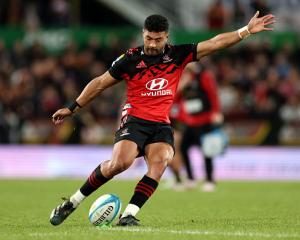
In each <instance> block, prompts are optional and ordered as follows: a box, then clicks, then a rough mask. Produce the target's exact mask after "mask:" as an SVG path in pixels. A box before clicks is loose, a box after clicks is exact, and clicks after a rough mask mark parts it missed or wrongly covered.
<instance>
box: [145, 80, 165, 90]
mask: <svg viewBox="0 0 300 240" xmlns="http://www.w3.org/2000/svg"><path fill="white" fill-rule="evenodd" d="M166 86H168V80H167V79H164V78H155V79H153V80H151V81H149V82H147V83H146V88H147V89H148V90H151V91H157V90H162V89H164V88H165V87H166Z"/></svg>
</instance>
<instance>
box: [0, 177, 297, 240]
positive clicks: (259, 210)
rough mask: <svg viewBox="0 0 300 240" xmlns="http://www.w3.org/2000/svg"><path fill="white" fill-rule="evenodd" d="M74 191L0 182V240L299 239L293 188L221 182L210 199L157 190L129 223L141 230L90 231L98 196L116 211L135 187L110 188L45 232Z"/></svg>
mask: <svg viewBox="0 0 300 240" xmlns="http://www.w3.org/2000/svg"><path fill="white" fill-rule="evenodd" d="M81 183H82V181H75V180H49V181H46V180H45V181H43V180H41V181H37V180H36V181H29V180H23V181H22V180H0V193H1V195H0V196H1V197H0V239H1V240H2V239H3V240H10V239H17V240H18V239H20V240H21V239H22V240H24V239H43V240H47V239H55V240H60V239H61V240H62V239H72V240H79V239H80V240H83V239H88V240H93V239H95V240H96V239H97V240H101V239H103V240H104V239H105V240H114V239H124V240H128V239H139V240H148V239H163V240H168V239H172V240H173V239H207V240H210V239H218V240H222V239H251V240H255V239H300V183H299V182H295V183H293V182H282V183H280V182H221V183H219V185H218V189H217V191H216V192H214V193H203V192H201V191H199V190H192V191H188V192H175V191H172V190H160V189H158V191H157V192H156V193H155V194H154V195H153V197H152V199H151V200H150V201H149V202H148V204H147V205H145V207H144V208H143V210H142V211H141V212H140V213H139V214H138V216H137V217H138V218H139V219H140V220H141V223H142V226H140V227H131V228H122V227H112V228H110V229H99V228H96V227H93V226H92V225H90V223H89V222H88V210H89V207H90V205H91V203H92V201H94V200H95V199H96V198H97V197H98V196H99V195H102V194H104V193H115V194H117V195H119V196H120V198H121V199H122V202H123V209H124V205H126V204H127V202H128V200H129V198H130V197H131V194H132V191H133V188H134V186H135V182H133V181H112V182H111V183H109V184H107V185H106V186H104V187H103V189H101V190H98V191H97V192H96V193H94V194H93V195H92V196H91V197H90V198H88V199H87V200H86V201H85V202H83V203H82V205H81V206H80V208H79V209H78V210H76V211H75V212H74V213H73V214H72V215H71V216H70V218H69V219H67V220H66V221H65V222H64V224H62V225H60V226H58V227H53V226H51V225H50V223H49V214H50V212H51V210H52V208H53V207H55V206H56V205H57V204H58V203H60V197H62V196H68V195H70V194H71V193H72V192H73V191H74V190H76V189H77V188H78V186H80V185H81Z"/></svg>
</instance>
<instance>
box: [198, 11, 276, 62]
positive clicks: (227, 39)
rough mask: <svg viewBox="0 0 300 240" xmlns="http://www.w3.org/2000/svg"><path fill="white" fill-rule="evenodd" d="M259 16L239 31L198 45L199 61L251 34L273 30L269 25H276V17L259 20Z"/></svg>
mask: <svg viewBox="0 0 300 240" xmlns="http://www.w3.org/2000/svg"><path fill="white" fill-rule="evenodd" d="M258 15H259V11H257V12H256V13H255V15H254V16H253V17H252V18H251V20H250V21H249V23H248V25H247V26H245V27H243V28H241V29H239V30H237V31H234V32H227V33H222V34H219V35H217V36H215V37H213V38H211V39H209V40H207V41H203V42H199V43H198V45H197V59H200V58H201V57H204V56H207V55H210V54H212V53H213V52H215V51H217V50H219V49H222V48H227V47H230V46H232V45H234V44H236V43H238V42H240V41H241V40H242V39H244V38H246V37H248V36H249V35H251V34H255V33H258V32H262V31H271V30H273V28H270V27H267V25H269V24H272V23H275V16H274V15H272V14H268V15H266V16H263V17H260V18H259V17H258Z"/></svg>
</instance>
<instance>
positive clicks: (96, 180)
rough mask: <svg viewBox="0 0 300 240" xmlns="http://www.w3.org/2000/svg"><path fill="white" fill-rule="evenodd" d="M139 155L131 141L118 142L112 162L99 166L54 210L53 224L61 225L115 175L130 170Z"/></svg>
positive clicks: (51, 216)
mask: <svg viewBox="0 0 300 240" xmlns="http://www.w3.org/2000/svg"><path fill="white" fill-rule="evenodd" d="M137 155H138V148H137V144H136V143H134V142H132V141H129V140H122V141H120V142H117V143H116V144H115V145H114V148H113V152H112V158H111V160H107V161H104V162H102V163H101V164H100V165H99V166H97V167H96V168H95V170H94V171H93V172H92V173H91V174H90V176H89V177H88V179H87V180H86V182H85V183H84V184H83V185H82V186H81V188H80V189H79V190H78V191H76V192H75V193H74V194H73V195H72V196H71V197H70V199H64V202H63V203H62V204H60V205H59V206H57V207H56V208H55V209H53V211H52V213H51V215H50V222H51V224H52V225H59V224H61V223H62V222H63V221H64V220H65V219H66V218H67V217H68V216H69V215H70V214H71V213H72V212H73V211H74V210H75V209H76V207H77V206H78V205H79V204H80V203H81V202H82V201H83V200H84V199H85V198H86V197H87V196H89V195H90V194H92V193H93V192H94V191H96V190H97V189H98V188H99V187H101V186H102V185H103V184H105V183H106V182H108V181H109V180H110V179H112V178H113V177H114V176H115V175H117V174H119V173H121V172H123V171H124V170H126V169H127V168H129V167H130V166H131V164H132V163H133V161H134V159H135V158H136V156H137Z"/></svg>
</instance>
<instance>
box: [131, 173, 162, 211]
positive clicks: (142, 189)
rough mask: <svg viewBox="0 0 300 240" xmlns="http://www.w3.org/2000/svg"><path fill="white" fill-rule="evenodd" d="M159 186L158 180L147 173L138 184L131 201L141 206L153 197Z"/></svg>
mask: <svg viewBox="0 0 300 240" xmlns="http://www.w3.org/2000/svg"><path fill="white" fill-rule="evenodd" d="M157 186H158V182H157V181H155V180H154V179H152V178H150V177H148V176H146V175H145V176H144V177H143V178H142V179H141V180H140V181H139V183H138V184H137V185H136V187H135V189H134V194H133V196H132V198H131V200H130V202H129V203H130V204H134V205H136V206H138V207H139V208H141V207H142V206H143V205H144V204H145V202H146V201H147V200H148V199H149V198H150V197H151V195H152V194H153V192H154V191H155V189H156V188H157Z"/></svg>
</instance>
